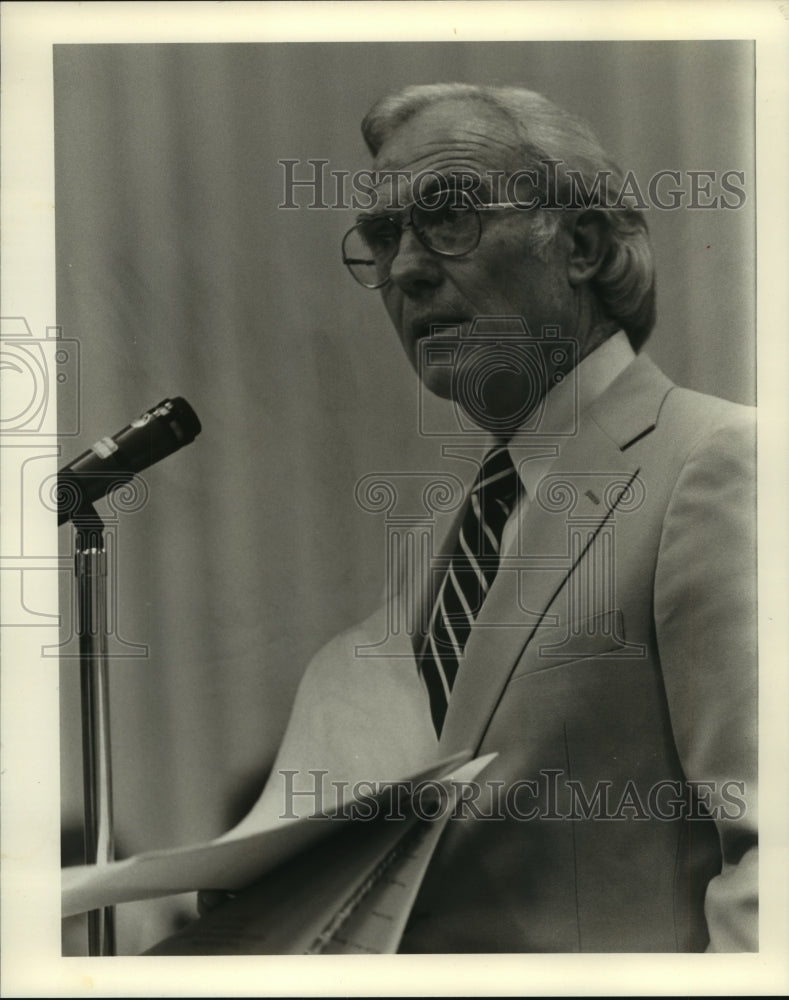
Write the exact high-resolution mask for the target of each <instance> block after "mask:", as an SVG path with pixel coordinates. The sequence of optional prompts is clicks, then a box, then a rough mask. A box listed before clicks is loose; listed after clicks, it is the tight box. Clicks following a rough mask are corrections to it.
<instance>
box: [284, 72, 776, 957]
mask: <svg viewBox="0 0 789 1000" xmlns="http://www.w3.org/2000/svg"><path fill="white" fill-rule="evenodd" d="M363 133H364V136H365V139H366V142H367V145H368V147H369V149H370V151H371V152H372V154H373V156H374V158H375V160H374V169H375V172H376V180H377V186H376V188H375V194H376V197H375V199H370V201H371V202H372V203H371V204H370V205H369V206H368V207H366V208H365V209H364V210H363V211H362V212H361V214H360V216H359V217H358V219H357V221H356V223H355V224H354V226H353V227H352V228H351V230H350V232H349V233H348V235H347V236H346V238H345V241H344V243H343V254H344V260H345V263H346V264H347V266H348V268H349V270H350V271H351V272H352V274H353V276H354V277H355V278H356V279H357V280H358V281H360V282H361V283H362V284H363V285H365V286H366V287H368V288H370V289H379V290H380V294H381V296H382V297H383V300H384V303H385V305H386V308H387V311H388V313H389V315H390V317H391V319H392V322H393V324H394V327H395V329H396V331H397V334H398V336H399V338H400V341H401V343H402V345H403V349H404V350H405V352H406V355H407V356H408V358H409V360H410V362H411V364H412V365H413V366H414V368H415V370H416V371H417V373H418V374H419V377H420V378H421V380H422V382H423V383H424V385H425V386H426V387H427V388H428V389H429V390H431V391H432V392H434V393H436V394H438V395H439V396H442V397H445V398H447V399H449V400H451V401H452V403H453V404H454V409H455V412H456V414H457V419H458V428H459V430H458V436H459V439H460V440H463V439H464V435H465V440H466V441H467V446H466V447H465V449H463V448H460V451H459V452H458V450H457V449H455V452H456V454H460V453H461V452H462V454H460V458H461V461H462V460H465V461H466V462H468V463H472V464H473V465H474V466H475V468H476V473H473V472H472V473H471V475H470V476H469V479H471V478H472V477H473V482H472V484H471V487H470V489H469V490H468V494H467V497H466V500H465V502H464V504H463V506H462V508H461V509H460V510H459V511H458V512H457V513H456V514H455V515H453V517H454V520H453V522H452V523H451V524H450V526H449V529H448V531H447V533H446V538H445V540H444V543H443V546H442V547H441V548H440V549H439V550H436V551H435V552H433V553H431V559H430V562H429V565H428V566H427V567H424V569H425V570H426V571H425V572H423V573H421V574H419V573H417V574H415V576H416V577H417V579H410V578H406V577H408V574H405V576H404V579H403V580H402V581H401V590H400V592H399V593H398V594H397V595H393V598H392V599H393V601H394V600H395V598H396V599H397V600H398V601H401V602H402V600H403V599H404V595H405V599H406V600H407V601H410V602H412V606H413V607H414V609H415V611H416V614H415V616H414V621H415V626H414V628H413V629H412V634H411V635H409V636H399V637H398V636H397V635H395V636H391V637H390V641H389V642H388V643H386V644H384V645H383V646H381V636H382V635H383V634H385V632H386V622H387V621H390V620H391V618H388V617H387V612H386V610H383V611H382V612H380V613H378V614H377V615H374V616H373V618H372V619H370V621H368V622H366V623H364V624H363V625H361V626H359V627H358V628H356V629H354V630H351V631H350V632H349V633H347V634H345V635H343V636H340V637H338V638H337V639H335V640H334V641H333V642H332V643H330V644H329V646H327V647H326V649H324V650H323V651H322V652H321V653H319V654H318V656H317V657H316V658H315V660H314V661H313V663H312V664H311V665H310V667H309V669H308V670H307V672H306V674H305V677H304V679H303V681H302V684H301V688H300V691H299V695H298V698H297V701H296V704H295V706H294V711H293V715H292V718H291V723H290V726H289V730H288V733H287V735H286V737H285V740H284V743H283V746H282V750H281V753H280V756H279V758H278V761H277V763H276V764H275V768H274V776H273V778H272V781H271V782H270V794H271V795H272V796H273V797H274V798H276V797H277V796H278V795H279V792H278V791H276V786H277V781H278V778H277V776H278V775H279V774H281V773H282V772H284V771H285V770H286V769H291V771H290V773H291V774H292V773H293V770H294V769H295V770H303V771H305V772H306V771H308V770H310V769H314V768H323V769H325V770H327V771H328V773H330V774H331V776H332V777H338V778H341V779H344V780H347V781H349V782H352V781H354V780H360V779H362V780H374V779H376V778H377V777H393V776H394V775H395V774H398V773H399V774H405V773H408V771H409V769H410V770H414V769H417V768H418V767H419V766H420V765H421V766H424V764H425V763H426V762H428V761H430V760H431V759H432V760H435V759H437V758H438V757H442V756H446V755H450V754H452V753H454V752H457V751H461V750H469V751H471V752H473V753H476V754H485V753H489V752H491V753H496V754H497V756H496V757H495V759H494V760H493V762H492V763H491V764H490V765H489V766H488V768H487V769H486V770H485V771H484V773H483V775H482V776H481V779H480V784H479V787H478V788H477V789H476V792H477V794H476V796H475V798H474V801H473V803H469V806H470V807H469V809H468V811H467V814H466V818H465V819H464V820H463V821H461V822H454V821H450V822H449V823H448V824H447V827H446V829H445V832H444V834H443V836H442V838H441V840H440V842H439V844H438V847H437V849H436V851H435V853H434V855H433V856H432V859H431V862H430V865H429V867H428V869H427V873H426V876H425V878H424V881H423V883H422V884H421V888H420V890H419V894H418V897H417V898H416V902H415V904H414V906H413V909H412V912H411V915H410V921H409V923H408V925H407V927H406V929H405V933H404V934H403V936H402V940H401V941H400V945H399V948H400V950H401V951H403V952H416V951H419V952H502V951H504V952H565V951H566V952H570V951H591V952H601V951H603V952H623V951H659V952H668V951H703V950H705V949H709V950H713V951H741V950H754V949H756V948H757V937H756V884H757V871H756V833H755V791H756V775H755V756H756V735H755V689H756V681H755V677H756V669H755V660H756V655H755V622H756V614H755V607H754V604H755V534H754V520H755V501H754V484H755V474H754V468H753V463H754V458H755V448H754V441H753V436H752V435H753V421H752V414H751V412H750V411H749V410H747V409H746V408H744V407H740V406H737V405H734V404H732V403H728V402H724V401H722V400H719V399H715V398H712V397H708V396H702V395H699V394H697V393H695V392H691V391H687V390H684V389H681V388H678V387H676V386H675V385H673V384H672V382H671V381H670V380H669V379H668V378H667V377H666V376H665V375H664V374H663V373H662V372H661V371H660V370H659V369H658V368H657V367H656V366H655V365H654V364H653V363H652V362H651V361H650V360H649V358H648V357H647V356H646V354H644V353H642V352H641V347H642V345H643V344H644V342H645V340H646V339H647V337H648V335H649V333H650V330H651V328H652V326H653V323H654V273H653V262H652V255H651V250H650V245H649V240H648V235H647V230H646V225H645V222H644V219H643V217H642V215H641V214H640V213H638V212H636V211H633V210H630V209H628V208H627V207H626V206H625V205H624V204H622V203H621V199H620V203H617V190H618V187H619V186H621V183H622V177H623V175H622V173H621V172H620V171H619V170H618V168H617V167H616V166H614V165H613V164H612V163H611V162H610V161H609V160H608V159H607V157H606V156H605V154H604V153H603V151H602V150H601V148H600V146H599V144H598V142H597V140H596V138H595V137H594V135H593V134H592V133H591V132H590V131H589V129H588V128H587V127H586V126H585V125H583V124H582V123H580V122H578V121H577V120H575V119H574V118H572V117H571V116H569V115H566V114H565V113H563V112H562V111H560V110H559V109H557V108H556V107H554V106H553V105H552V104H550V103H549V102H548V101H547V100H545V99H544V98H543V97H541V96H539V95H537V94H534V93H531V92H529V91H526V90H521V89H517V88H485V87H475V86H467V85H460V84H446V85H443V84H442V85H434V86H424V87H413V88H409V89H407V90H406V91H404V92H402V93H400V94H396V95H394V96H391V97H388V98H385V99H384V100H382V101H380V102H379V103H378V104H377V105H376V106H375V107H374V108H373V109H372V111H371V112H370V113H369V114H368V116H367V117H366V119H365V121H364V124H363ZM602 181H606V182H607V185H608V191H607V192H605V191H603V190H602V188H603V183H602ZM686 335H687V336H692V335H693V331H687V334H686ZM480 431H486V432H488V441H487V442H486V443H484V444H481V443H480V440H479V438H480V436H481V435H480ZM457 441H458V438H457V437H456V439H455V444H456V445H457ZM398 642H401V643H402V645H401V646H398V645H397V643H398ZM376 644H378V647H379V648H380V655H378V656H370V655H368V654H369V653H370V651H371V650H375V649H376V648H377V647H376ZM264 798H265V796H264ZM278 800H279V801H281V798H280V799H278ZM472 805H473V808H472Z"/></svg>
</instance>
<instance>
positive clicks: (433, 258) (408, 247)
mask: <svg viewBox="0 0 789 1000" xmlns="http://www.w3.org/2000/svg"><path fill="white" fill-rule="evenodd" d="M389 278H390V280H391V282H392V283H393V284H394V285H397V287H398V288H399V289H400V290H401V291H403V292H404V293H405V294H406V295H409V296H412V297H413V296H415V295H419V293H420V292H422V291H425V290H427V289H432V288H435V287H436V286H437V285H439V284H441V281H442V279H443V272H442V270H441V260H440V259H439V257H438V256H437V255H436V254H434V253H433V252H432V251H431V250H428V248H427V247H426V246H425V245H424V244H423V243H421V242H420V240H419V238H418V237H417V235H416V233H415V232H414V230H413V228H412V227H411V226H409V227H408V228H405V229H403V231H402V232H401V234H400V245H399V247H398V249H397V253H396V254H395V257H394V260H393V261H392V266H391V269H390V271H389Z"/></svg>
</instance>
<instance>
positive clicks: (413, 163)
mask: <svg viewBox="0 0 789 1000" xmlns="http://www.w3.org/2000/svg"><path fill="white" fill-rule="evenodd" d="M520 165H522V164H519V162H518V160H517V139H516V136H515V135H514V134H513V132H512V128H511V126H510V124H509V122H508V121H507V120H506V118H504V117H503V116H500V115H499V114H498V113H497V112H496V111H495V109H493V108H488V107H486V106H485V105H484V104H482V103H481V102H479V101H475V100H446V101H441V102H437V103H436V104H434V105H431V106H429V107H428V108H426V109H424V110H423V111H421V112H419V113H418V114H417V115H415V116H414V117H412V118H410V119H409V120H408V121H406V122H405V123H404V124H403V125H401V126H400V127H399V128H397V129H396V130H395V131H394V132H393V133H392V135H391V136H390V137H389V139H388V140H387V141H386V142H385V143H384V145H383V146H382V148H381V150H380V152H379V155H378V157H377V159H376V163H375V167H376V169H377V170H378V171H382V170H403V171H410V172H411V176H416V175H418V174H420V173H424V172H425V171H430V172H431V173H432V172H435V173H438V174H441V175H442V176H445V177H446V178H447V179H448V180H451V177H452V175H453V173H454V174H455V175H457V174H458V173H464V174H466V175H468V174H477V175H480V176H482V177H483V178H484V177H485V176H487V175H489V172H490V171H502V170H504V171H507V170H513V169H515V168H516V167H518V166H520ZM450 186H451V185H450ZM379 198H380V200H381V203H382V204H391V203H392V201H391V199H392V182H391V181H388V182H387V183H385V184H383V185H382V186H381V187H380V188H379ZM397 198H398V200H399V202H400V204H404V205H408V204H409V203H410V202H411V201H412V200H413V198H412V196H411V191H410V184H409V182H408V180H407V179H403V178H401V179H400V180H399V181H398V194H397ZM483 200H484V199H483ZM481 219H482V236H481V239H480V243H479V245H478V246H477V248H476V249H475V250H473V251H472V252H471V253H469V254H468V255H466V256H462V257H443V256H439V255H438V254H436V253H434V252H432V251H431V250H428V249H427V248H426V247H425V246H423V245H422V244H421V243H420V242H419V240H418V239H417V237H416V236H415V234H414V232H413V229H410V228H408V229H406V230H405V231H404V232H403V233H402V236H401V240H400V246H399V250H398V253H397V256H396V257H395V259H394V261H393V263H392V268H391V277H390V281H389V282H388V283H387V284H386V285H385V286H384V287H383V288H382V290H381V293H382V296H383V300H384V303H385V305H386V308H387V311H388V312H389V315H390V317H391V319H392V322H393V323H394V326H395V328H396V330H397V332H398V334H399V337H400V340H401V342H402V344H403V348H404V349H405V352H406V355H407V356H408V359H409V360H410V362H411V364H412V365H413V366H414V369H415V370H416V371H417V372H419V373H420V375H421V377H422V380H423V382H424V384H425V385H426V386H427V388H429V389H430V390H431V391H433V392H435V393H436V394H437V395H439V396H442V397H444V398H447V399H453V398H454V399H456V395H457V390H456V382H457V380H456V379H454V378H452V376H451V369H450V370H448V369H447V368H446V367H441V366H436V367H431V366H423V365H422V366H420V360H419V359H420V354H423V353H424V352H423V349H424V346H425V343H426V341H425V338H428V337H430V336H431V327H432V326H434V325H436V324H440V325H442V326H447V327H453V328H459V330H460V336H461V337H462V336H464V335H467V334H468V331H469V328H470V326H471V324H472V322H473V320H474V318H475V317H479V316H483V317H494V316H496V317H501V316H520V317H522V318H523V319H524V320H525V322H526V325H527V327H528V329H529V331H530V333H531V336H532V337H535V338H536V337H539V336H540V333H541V329H542V327H543V325H551V326H557V325H558V326H560V327H561V334H562V336H563V337H572V336H574V335H575V333H576V331H575V324H576V322H577V313H576V299H575V295H574V291H573V289H572V287H571V286H570V284H569V282H568V278H567V266H566V260H567V255H568V252H569V243H568V238H567V237H566V236H565V235H564V232H563V231H561V230H560V231H559V232H558V233H557V236H556V238H555V239H554V240H553V241H552V243H551V244H550V245H549V247H548V248H547V250H546V251H545V252H544V254H543V257H544V259H538V258H537V257H535V256H534V254H533V253H532V252H531V249H530V229H531V228H532V227H533V224H534V221H533V220H534V217H533V215H532V213H530V212H525V211H518V210H516V209H513V210H510V209H506V210H499V211H491V212H483V213H482V216H481ZM432 336H433V338H434V339H437V338H440V337H441V336H442V334H441V332H438V333H436V332H435V331H434V332H433V334H432ZM436 346H439V345H438V343H437V345H436ZM494 347H495V342H494V343H493V344H492V345H491V348H492V349H494ZM484 350H485V349H484V348H483V352H482V353H484ZM479 354H480V351H479V349H477V351H476V355H475V356H477V357H478V356H479ZM482 365H483V367H484V365H485V362H484V359H483V360H482ZM495 365H496V361H495V359H494V358H493V355H491V364H490V365H489V366H488V368H489V369H490V370H492V369H493V368H495ZM420 367H421V368H422V371H421V372H420ZM505 367H506V366H505ZM532 382H533V380H532ZM487 385H488V391H489V393H490V394H491V401H490V405H491V406H492V407H494V408H496V407H499V408H501V409H502V410H503V411H510V412H515V411H516V410H518V409H519V407H520V406H521V400H519V399H518V398H517V397H518V396H524V394H528V396H529V397H533V396H534V389H535V387H534V385H533V384H531V385H528V386H527V385H524V384H523V378H518V377H513V376H512V373H511V372H509V373H507V372H502V373H501V378H499V379H498V380H497V379H496V377H495V376H492V377H490V378H488V379H487ZM546 389H547V386H541V387H540V391H539V393H538V397H537V398H538V399H539V397H540V396H541V395H542V394H544V392H545V391H546ZM456 401H457V402H460V403H461V404H462V403H463V400H462V399H456Z"/></svg>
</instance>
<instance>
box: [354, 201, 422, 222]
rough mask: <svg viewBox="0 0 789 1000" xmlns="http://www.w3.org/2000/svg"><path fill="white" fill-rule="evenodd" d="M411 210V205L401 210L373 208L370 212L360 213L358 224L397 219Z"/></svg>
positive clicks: (357, 218) (357, 217) (357, 219)
mask: <svg viewBox="0 0 789 1000" xmlns="http://www.w3.org/2000/svg"><path fill="white" fill-rule="evenodd" d="M409 208H410V206H409V205H407V206H406V207H405V208H401V209H394V208H391V207H389V208H387V207H386V206H384V207H383V208H371V209H370V210H369V211H366V212H359V213H358V215H357V216H356V222H357V223H359V222H375V220H376V219H396V218H397V217H398V216H399V215H403V213H404V212H407V211H408V209H409Z"/></svg>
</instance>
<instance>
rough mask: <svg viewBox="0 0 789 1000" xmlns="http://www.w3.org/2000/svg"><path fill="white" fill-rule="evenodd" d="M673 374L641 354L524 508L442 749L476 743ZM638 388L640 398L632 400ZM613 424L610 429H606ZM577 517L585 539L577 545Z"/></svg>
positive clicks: (632, 464)
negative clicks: (574, 548) (574, 545)
mask: <svg viewBox="0 0 789 1000" xmlns="http://www.w3.org/2000/svg"><path fill="white" fill-rule="evenodd" d="M670 388H671V383H670V382H669V380H668V379H666V377H665V376H664V375H663V374H662V373H661V372H659V370H658V369H656V368H655V366H654V365H653V364H652V363H651V362H650V361H649V359H648V358H646V357H644V356H642V357H639V358H637V359H636V360H635V361H634V362H633V364H632V365H630V366H629V367H628V369H626V371H625V372H623V373H622V375H621V376H620V377H619V378H618V379H617V380H616V381H615V382H614V383H613V384H612V385H611V386H610V387H609V389H608V390H607V391H606V392H605V393H604V394H603V396H601V397H600V399H599V400H597V401H596V403H595V404H593V405H592V406H591V407H590V408H589V410H588V411H587V412H586V414H585V415H584V419H583V424H582V430H581V431H580V433H579V434H578V435H577V437H575V438H573V439H571V440H570V441H568V442H567V444H566V445H565V446H564V448H563V449H562V451H561V454H560V455H559V458H558V459H557V461H556V463H555V464H554V466H553V468H552V469H551V471H550V472H549V474H548V475H547V476H546V477H545V479H544V480H543V481H542V483H541V484H540V488H539V489H538V491H537V493H538V495H537V497H535V498H531V497H530V498H529V499H530V503H529V504H528V506H527V508H526V512H525V514H524V515H523V516H522V519H521V522H520V525H519V533H518V539H517V542H516V544H515V545H514V546H512V547H510V549H509V550H508V551H507V553H505V554H504V557H503V559H502V563H501V567H500V569H499V573H498V575H497V577H496V580H495V582H494V584H493V586H492V587H491V590H490V593H489V594H488V596H487V598H486V600H485V603H484V604H483V606H482V609H481V611H480V614H479V616H478V618H477V621H476V622H475V624H474V627H473V628H472V630H471V635H470V637H469V640H468V643H467V645H466V652H465V656H464V660H463V664H462V666H461V669H460V671H459V672H458V676H457V679H456V681H455V685H454V688H453V690H452V697H451V698H450V701H449V709H448V712H447V716H446V720H445V723H444V728H443V732H442V736H441V743H440V746H441V749H442V752H444V751H446V752H447V753H451V752H455V751H456V750H461V749H471V750H476V749H477V747H478V746H479V744H480V742H481V741H482V739H483V737H484V734H485V730H486V729H487V726H488V723H489V721H490V719H491V716H492V715H493V713H494V711H495V709H496V706H497V705H498V703H499V701H500V699H501V696H502V694H503V692H504V689H505V687H506V685H507V682H508V681H509V678H510V676H511V675H512V672H513V670H514V669H515V666H516V664H517V663H518V660H519V659H520V657H521V654H522V653H523V650H524V648H525V647H526V645H527V644H528V643H529V641H530V640H531V638H532V636H533V635H534V630H535V628H536V627H537V625H538V624H539V623H540V621H541V620H543V619H544V617H545V615H546V613H547V612H548V609H549V608H550V606H551V604H552V603H553V601H554V599H555V597H556V595H557V594H558V593H559V592H560V591H561V589H562V587H563V586H564V585H565V583H566V582H567V579H568V577H569V576H570V574H571V573H572V571H573V569H574V567H575V565H577V563H578V562H579V561H580V559H581V558H582V557H583V553H584V551H585V550H586V548H588V545H589V544H591V542H592V541H593V539H594V537H595V536H596V535H597V533H598V532H599V530H600V528H601V527H602V525H603V524H604V523H605V522H606V521H607V520H608V518H609V517H610V516H611V514H612V512H613V511H614V510H615V508H616V506H617V503H618V502H619V500H620V496H621V493H622V489H623V488H626V486H627V484H628V483H631V482H632V480H633V479H634V478H635V477H636V476H637V474H638V463H637V462H636V461H635V460H634V459H633V458H632V456H631V455H630V454H628V451H627V445H628V443H630V442H631V441H632V440H635V439H637V438H639V437H642V436H644V435H645V434H647V433H649V432H650V431H651V430H652V429H654V427H655V425H656V422H657V417H658V413H659V410H660V406H661V405H662V401H663V399H664V398H665V395H666V393H667V392H668V390H669V389H670ZM634 396H635V399H636V401H638V404H639V405H634ZM604 428H605V429H604ZM572 522H577V523H578V524H582V525H583V536H584V538H585V539H586V540H587V541H586V544H585V545H584V547H583V549H582V551H581V552H580V553H576V554H575V555H574V553H573V552H572V551H571V547H570V543H569V538H570V534H571V526H572Z"/></svg>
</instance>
